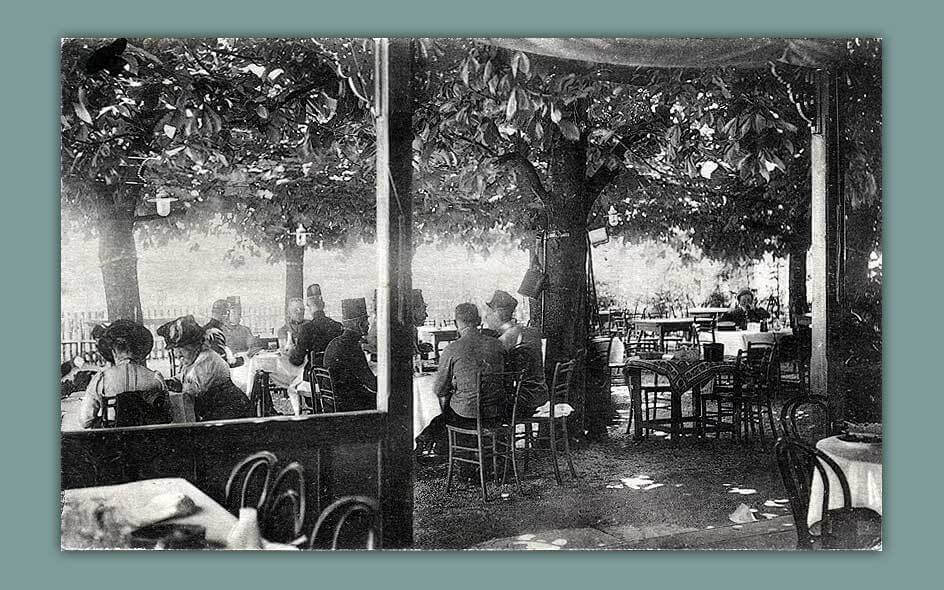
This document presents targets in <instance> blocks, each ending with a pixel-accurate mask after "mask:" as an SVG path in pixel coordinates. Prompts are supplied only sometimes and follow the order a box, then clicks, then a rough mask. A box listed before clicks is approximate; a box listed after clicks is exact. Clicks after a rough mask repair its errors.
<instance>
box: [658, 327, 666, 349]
mask: <svg viewBox="0 0 944 590" xmlns="http://www.w3.org/2000/svg"><path fill="white" fill-rule="evenodd" d="M659 352H665V327H664V326H662V325H661V324H660V325H659Z"/></svg>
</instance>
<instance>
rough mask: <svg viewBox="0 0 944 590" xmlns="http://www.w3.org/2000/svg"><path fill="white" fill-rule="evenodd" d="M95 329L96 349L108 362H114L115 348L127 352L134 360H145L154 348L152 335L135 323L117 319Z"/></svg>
mask: <svg viewBox="0 0 944 590" xmlns="http://www.w3.org/2000/svg"><path fill="white" fill-rule="evenodd" d="M97 328H98V329H96V330H94V331H93V334H98V336H99V337H98V338H97V339H96V347H97V348H98V352H99V354H101V355H102V357H103V358H104V359H105V360H107V361H108V362H111V363H113V362H115V354H114V350H115V348H121V349H122V350H127V351H129V352H130V353H131V356H132V358H134V359H135V360H144V359H146V358H147V356H148V355H149V354H151V349H153V348H154V335H153V334H151V331H150V330H148V329H147V328H145V327H144V326H142V325H141V324H139V323H137V322H134V321H131V320H126V319H119V320H115V321H113V322H111V323H110V324H108V325H102V326H100V327H97Z"/></svg>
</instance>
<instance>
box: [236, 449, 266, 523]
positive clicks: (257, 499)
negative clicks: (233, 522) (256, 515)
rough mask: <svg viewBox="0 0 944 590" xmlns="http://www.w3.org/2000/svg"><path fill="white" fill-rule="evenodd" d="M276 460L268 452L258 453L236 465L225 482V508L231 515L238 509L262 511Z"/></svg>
mask: <svg viewBox="0 0 944 590" xmlns="http://www.w3.org/2000/svg"><path fill="white" fill-rule="evenodd" d="M276 463H278V458H277V457H276V456H275V455H274V454H272V453H270V452H269V451H259V452H258V453H253V454H252V455H249V456H248V457H246V458H245V459H243V460H242V461H240V462H239V463H237V464H236V467H234V468H233V471H232V472H230V474H229V479H227V480H226V490H225V492H224V493H225V497H226V500H225V506H226V509H227V510H229V511H230V512H232V513H233V514H239V509H240V508H255V509H257V510H259V511H262V508H263V507H264V506H265V505H266V500H267V499H268V497H269V489H270V486H271V484H272V476H273V472H274V471H275V465H276Z"/></svg>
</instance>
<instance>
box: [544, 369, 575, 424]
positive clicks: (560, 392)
mask: <svg viewBox="0 0 944 590" xmlns="http://www.w3.org/2000/svg"><path fill="white" fill-rule="evenodd" d="M578 361H579V359H571V360H569V361H567V362H565V363H557V365H556V366H555V367H554V379H553V381H552V382H551V390H550V401H551V404H550V405H551V407H550V410H551V417H552V418H553V417H554V406H555V405H557V404H566V403H569V402H570V392H571V385H572V384H573V380H574V373H575V372H576V368H577V362H578Z"/></svg>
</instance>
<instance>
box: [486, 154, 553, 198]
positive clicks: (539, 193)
mask: <svg viewBox="0 0 944 590" xmlns="http://www.w3.org/2000/svg"><path fill="white" fill-rule="evenodd" d="M495 163H496V164H498V165H500V166H511V167H512V168H514V169H515V170H516V171H518V172H519V173H521V175H522V176H524V178H525V180H526V182H527V183H528V187H529V188H530V189H531V192H533V193H534V195H535V196H536V197H537V198H539V199H540V200H541V202H542V203H544V204H545V205H546V204H547V197H548V196H549V195H548V192H547V189H546V188H544V183H543V182H542V181H541V177H540V176H539V175H538V171H537V169H536V168H535V167H534V164H532V163H531V160H529V159H527V158H526V157H524V156H523V155H522V154H521V152H509V153H507V154H502V155H500V156H498V157H496V158H495Z"/></svg>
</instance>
